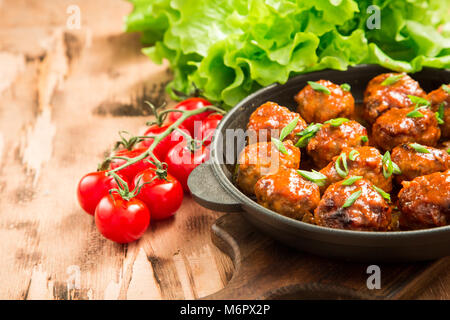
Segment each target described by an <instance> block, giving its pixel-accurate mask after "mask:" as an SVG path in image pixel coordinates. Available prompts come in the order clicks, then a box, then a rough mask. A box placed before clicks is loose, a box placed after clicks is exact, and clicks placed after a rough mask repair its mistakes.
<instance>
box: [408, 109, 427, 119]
mask: <svg viewBox="0 0 450 320" xmlns="http://www.w3.org/2000/svg"><path fill="white" fill-rule="evenodd" d="M406 116H407V117H408V118H423V117H424V115H423V113H422V112H420V111H419V110H418V109H414V110H413V111H411V112H409V113H408V114H407V115H406Z"/></svg>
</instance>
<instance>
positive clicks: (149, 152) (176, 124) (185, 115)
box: [107, 106, 225, 175]
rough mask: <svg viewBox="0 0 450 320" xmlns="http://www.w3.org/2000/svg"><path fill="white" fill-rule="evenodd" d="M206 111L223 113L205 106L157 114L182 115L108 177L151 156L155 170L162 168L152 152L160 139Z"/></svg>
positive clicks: (170, 110) (220, 110)
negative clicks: (177, 113)
mask: <svg viewBox="0 0 450 320" xmlns="http://www.w3.org/2000/svg"><path fill="white" fill-rule="evenodd" d="M208 110H214V111H216V112H219V113H221V114H224V113H225V111H224V110H222V109H219V108H217V107H215V106H206V107H203V108H199V109H195V110H189V111H187V110H177V109H167V110H164V111H162V112H160V113H159V117H161V116H164V115H165V114H167V113H169V112H181V113H182V115H181V117H180V118H178V119H177V121H175V122H174V123H172V124H171V125H170V126H169V127H168V128H167V129H166V130H165V131H164V132H161V133H160V134H158V135H155V136H152V138H153V139H154V140H153V142H152V144H151V145H150V146H149V147H148V149H147V150H146V151H145V152H143V153H141V154H140V155H138V156H136V157H134V158H125V159H123V160H126V163H124V164H123V165H121V166H119V167H117V168H115V169H113V170H110V171H108V173H107V174H108V175H112V174H115V172H117V171H119V170H122V169H124V168H126V167H128V166H130V165H132V164H135V163H137V162H139V161H141V160H143V159H145V158H146V157H148V156H151V157H152V158H153V161H152V162H153V163H154V164H155V166H156V167H157V168H163V164H162V162H161V161H159V159H158V158H156V156H155V155H154V154H153V150H154V149H155V147H156V146H157V145H158V143H159V142H160V141H161V140H162V139H164V138H165V137H167V136H168V135H169V134H171V133H172V132H173V131H174V130H176V129H177V128H178V127H179V126H180V124H181V123H183V122H184V120H186V119H187V118H189V117H191V116H194V115H197V114H200V113H202V112H205V111H208ZM111 158H112V159H114V158H115V157H111Z"/></svg>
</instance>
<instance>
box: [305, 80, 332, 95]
mask: <svg viewBox="0 0 450 320" xmlns="http://www.w3.org/2000/svg"><path fill="white" fill-rule="evenodd" d="M308 84H309V85H310V86H311V88H313V89H314V90H315V91H319V92H323V93H325V94H327V95H330V94H331V91H330V90H329V89H328V88H327V87H325V86H323V85H321V84H320V83H317V82H314V81H308Z"/></svg>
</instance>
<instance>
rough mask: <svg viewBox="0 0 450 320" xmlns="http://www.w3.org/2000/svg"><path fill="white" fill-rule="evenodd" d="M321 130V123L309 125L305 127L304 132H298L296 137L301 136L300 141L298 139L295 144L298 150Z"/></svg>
mask: <svg viewBox="0 0 450 320" xmlns="http://www.w3.org/2000/svg"><path fill="white" fill-rule="evenodd" d="M320 128H322V124H321V123H311V124H310V125H309V126H308V127H306V128H305V129H304V130H302V131H300V132H299V133H297V134H296V135H298V136H301V138H300V139H298V141H297V143H296V144H295V146H296V147H298V148H304V147H306V145H307V144H308V142H309V140H311V138H313V137H314V136H315V135H316V133H317V132H318V131H319V130H320Z"/></svg>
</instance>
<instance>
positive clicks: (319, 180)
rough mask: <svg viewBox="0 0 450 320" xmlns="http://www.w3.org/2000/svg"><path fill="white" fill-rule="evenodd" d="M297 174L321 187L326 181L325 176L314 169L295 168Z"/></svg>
mask: <svg viewBox="0 0 450 320" xmlns="http://www.w3.org/2000/svg"><path fill="white" fill-rule="evenodd" d="M297 172H298V174H299V175H301V176H302V177H303V178H305V179H307V180H309V181H312V182H314V183H315V184H317V185H318V186H319V187H323V186H324V185H325V182H326V181H327V176H326V175H324V174H323V173H320V172H317V171H316V170H312V171H305V170H297Z"/></svg>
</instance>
